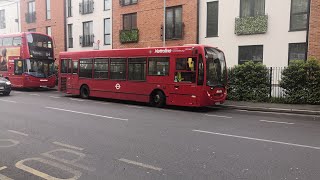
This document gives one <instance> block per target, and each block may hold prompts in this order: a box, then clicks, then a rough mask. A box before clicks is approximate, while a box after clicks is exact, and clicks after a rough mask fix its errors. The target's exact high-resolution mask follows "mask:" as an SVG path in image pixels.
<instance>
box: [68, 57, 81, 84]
mask: <svg viewBox="0 0 320 180" xmlns="http://www.w3.org/2000/svg"><path fill="white" fill-rule="evenodd" d="M70 62H71V64H70V65H71V66H72V69H71V74H70V86H71V88H72V89H79V87H78V80H79V75H78V73H79V72H78V69H79V63H78V61H77V60H71V61H70ZM70 62H69V63H70Z"/></svg>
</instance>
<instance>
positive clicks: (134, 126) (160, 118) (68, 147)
mask: <svg viewBox="0 0 320 180" xmlns="http://www.w3.org/2000/svg"><path fill="white" fill-rule="evenodd" d="M11 179H15V180H20V179H21V180H29V179H31V180H33V179H48V180H54V179H56V180H57V179H69V180H75V179H82V180H95V179H99V180H100V179H101V180H154V179H161V180H162V179H163V180H176V179H177V180H189V179H193V180H239V179H240V180H245V179H248V180H319V179H320V117H315V116H302V115H289V114H277V113H260V112H245V111H237V110H227V109H221V108H213V109H211V108H205V109H191V108H175V107H168V108H164V109H158V108H152V107H148V106H147V105H144V104H136V103H125V102H117V101H108V100H99V99H93V100H82V99H79V98H76V97H70V96H64V94H61V93H59V92H56V91H13V92H12V95H11V96H9V97H4V96H0V180H11Z"/></svg>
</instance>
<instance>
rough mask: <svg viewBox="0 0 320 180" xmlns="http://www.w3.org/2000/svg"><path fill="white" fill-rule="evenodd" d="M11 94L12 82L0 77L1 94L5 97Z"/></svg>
mask: <svg viewBox="0 0 320 180" xmlns="http://www.w3.org/2000/svg"><path fill="white" fill-rule="evenodd" d="M10 92H11V82H10V81H9V80H8V79H6V78H3V77H0V93H2V94H3V95H5V96H9V94H10Z"/></svg>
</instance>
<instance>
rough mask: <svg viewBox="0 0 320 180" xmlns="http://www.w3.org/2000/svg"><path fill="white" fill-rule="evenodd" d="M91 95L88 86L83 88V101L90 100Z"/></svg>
mask: <svg viewBox="0 0 320 180" xmlns="http://www.w3.org/2000/svg"><path fill="white" fill-rule="evenodd" d="M89 95H90V90H89V87H88V86H87V85H84V86H81V89H80V97H81V98H83V99H88V98H89Z"/></svg>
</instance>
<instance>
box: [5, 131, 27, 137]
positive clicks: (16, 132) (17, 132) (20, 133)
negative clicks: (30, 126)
mask: <svg viewBox="0 0 320 180" xmlns="http://www.w3.org/2000/svg"><path fill="white" fill-rule="evenodd" d="M8 131H9V132H11V133H15V134H19V135H21V136H29V135H28V134H26V133H23V132H19V131H14V130H8Z"/></svg>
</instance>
